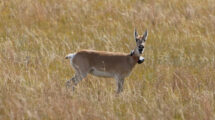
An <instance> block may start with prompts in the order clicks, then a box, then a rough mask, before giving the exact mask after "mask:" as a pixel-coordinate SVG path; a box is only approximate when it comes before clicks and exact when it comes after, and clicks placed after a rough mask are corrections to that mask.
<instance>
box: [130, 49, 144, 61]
mask: <svg viewBox="0 0 215 120" xmlns="http://www.w3.org/2000/svg"><path fill="white" fill-rule="evenodd" d="M130 56H131V57H132V59H133V61H134V64H136V63H138V64H141V63H143V62H144V57H142V56H140V54H135V50H132V51H131V53H130Z"/></svg>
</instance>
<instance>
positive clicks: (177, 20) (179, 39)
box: [0, 0, 215, 120]
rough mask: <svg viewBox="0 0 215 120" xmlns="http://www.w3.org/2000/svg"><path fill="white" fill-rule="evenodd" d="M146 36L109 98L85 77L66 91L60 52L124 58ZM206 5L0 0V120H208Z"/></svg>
mask: <svg viewBox="0 0 215 120" xmlns="http://www.w3.org/2000/svg"><path fill="white" fill-rule="evenodd" d="M134 28H137V30H138V31H139V33H140V34H141V33H143V32H144V31H145V29H146V28H147V29H148V31H149V36H148V41H147V44H146V46H145V47H146V48H145V53H144V55H143V56H144V57H145V62H144V63H143V64H141V65H137V66H136V67H135V69H134V70H133V72H132V74H131V75H130V76H129V77H128V78H127V79H126V81H125V85H124V92H123V93H121V94H120V95H116V94H115V89H116V87H115V80H113V79H104V78H98V77H94V76H90V75H89V76H88V78H87V79H85V80H83V81H82V82H80V84H79V85H78V88H77V90H76V92H74V93H72V92H71V91H66V89H65V81H66V80H68V79H70V78H71V77H72V76H73V74H74V71H73V70H72V68H71V67H70V65H69V61H66V60H65V59H64V56H65V55H66V54H67V53H70V52H75V51H78V50H80V49H95V50H104V51H118V52H127V53H129V52H130V51H131V50H132V49H133V48H134V47H135V42H134V38H133V37H134V35H133V30H134ZM214 38H215V1H214V0H106V1H102V0H1V1H0V119H2V120H6V119H77V120H79V119H83V120H86V119H92V120H100V119H107V120H110V119H124V120H132V119H142V120H144V119H145V120H158V119H160V120H172V119H176V120H184V119H187V120H214V119H215V39H214Z"/></svg>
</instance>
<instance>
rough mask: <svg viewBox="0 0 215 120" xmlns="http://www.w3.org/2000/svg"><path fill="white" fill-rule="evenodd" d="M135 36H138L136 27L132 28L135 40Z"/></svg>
mask: <svg viewBox="0 0 215 120" xmlns="http://www.w3.org/2000/svg"><path fill="white" fill-rule="evenodd" d="M137 36H138V33H137V30H136V28H135V29H134V39H135V40H136V38H137Z"/></svg>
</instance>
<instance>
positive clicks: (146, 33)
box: [143, 30, 148, 41]
mask: <svg viewBox="0 0 215 120" xmlns="http://www.w3.org/2000/svg"><path fill="white" fill-rule="evenodd" d="M147 37H148V30H146V31H145V33H144V35H143V40H144V41H146V40H147Z"/></svg>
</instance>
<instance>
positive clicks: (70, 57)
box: [65, 53, 76, 64]
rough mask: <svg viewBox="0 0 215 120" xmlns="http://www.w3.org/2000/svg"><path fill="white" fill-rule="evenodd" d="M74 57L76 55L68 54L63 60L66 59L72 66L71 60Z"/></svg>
mask: <svg viewBox="0 0 215 120" xmlns="http://www.w3.org/2000/svg"><path fill="white" fill-rule="evenodd" d="M75 55H76V53H70V54H68V55H67V56H66V57H65V58H66V59H70V63H71V64H72V60H73V58H74V57H75Z"/></svg>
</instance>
